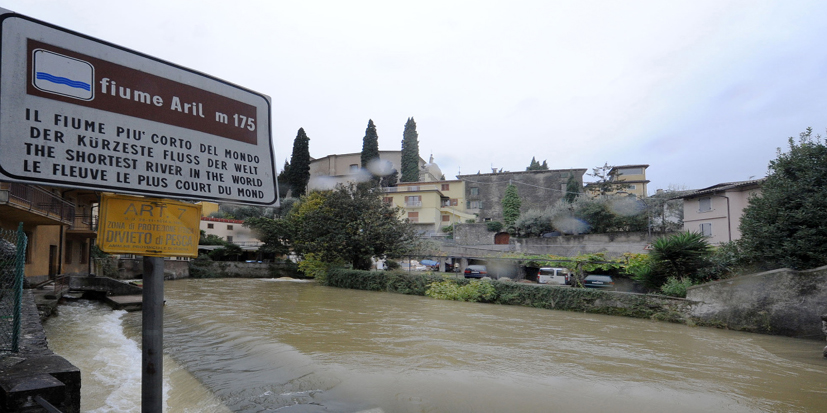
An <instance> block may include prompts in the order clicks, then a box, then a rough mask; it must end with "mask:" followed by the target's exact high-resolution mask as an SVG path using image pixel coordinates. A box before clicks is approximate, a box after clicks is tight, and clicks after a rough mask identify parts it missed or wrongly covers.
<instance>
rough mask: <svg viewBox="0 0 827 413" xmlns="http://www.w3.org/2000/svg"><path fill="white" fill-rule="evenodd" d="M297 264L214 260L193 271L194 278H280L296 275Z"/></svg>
mask: <svg viewBox="0 0 827 413" xmlns="http://www.w3.org/2000/svg"><path fill="white" fill-rule="evenodd" d="M295 276H296V267H295V265H289V264H286V263H282V262H278V263H266V264H265V263H255V262H234V261H213V262H210V263H209V264H208V265H206V266H199V267H198V270H197V271H192V277H193V278H217V277H222V278H279V277H295Z"/></svg>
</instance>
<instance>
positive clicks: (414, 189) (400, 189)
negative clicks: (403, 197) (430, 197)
mask: <svg viewBox="0 0 827 413" xmlns="http://www.w3.org/2000/svg"><path fill="white" fill-rule="evenodd" d="M382 191H383V192H387V193H395V192H425V191H441V188H439V187H438V186H436V185H410V186H397V187H389V188H382Z"/></svg>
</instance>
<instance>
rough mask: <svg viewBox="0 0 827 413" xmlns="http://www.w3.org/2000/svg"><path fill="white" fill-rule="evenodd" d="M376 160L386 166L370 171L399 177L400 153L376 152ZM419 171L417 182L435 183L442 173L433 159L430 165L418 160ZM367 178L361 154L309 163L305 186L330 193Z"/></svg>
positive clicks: (311, 189) (326, 158)
mask: <svg viewBox="0 0 827 413" xmlns="http://www.w3.org/2000/svg"><path fill="white" fill-rule="evenodd" d="M379 159H380V160H381V161H387V162H388V163H386V164H378V165H377V166H376V168H375V169H374V171H373V172H374V174H376V175H381V174H383V173H388V174H389V173H391V172H392V171H393V170H394V169H395V170H396V171H399V173H400V175H401V171H402V167H401V166H400V165H402V151H379ZM419 171H420V172H419V180H420V181H438V180H439V179H441V178H442V172H441V171H439V167H438V166H436V164H434V159H433V157H431V161H430V162H429V163H426V162H425V160H423V159H422V158H419ZM369 178H370V174H369V173H367V172H366V171H363V170H362V154H361V153H360V152H357V153H346V154H342V155H328V156H325V157H324V158H319V159H313V160H311V161H310V182H308V184H307V189H308V191H313V190H326V189H333V188H335V187H336V185H338V184H343V183H346V182H358V181H362V180H367V179H369Z"/></svg>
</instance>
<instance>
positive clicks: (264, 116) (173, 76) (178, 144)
mask: <svg viewBox="0 0 827 413" xmlns="http://www.w3.org/2000/svg"><path fill="white" fill-rule="evenodd" d="M0 148H2V151H0V180H2V181H8V182H19V183H24V184H34V185H47V186H57V187H66V188H72V189H85V190H92V191H97V192H112V193H125V194H133V195H140V196H147V197H153V198H136V197H123V196H109V195H103V196H102V205H101V208H100V214H101V216H100V223H101V227H100V229H99V231H98V244H99V246H100V248H101V249H102V250H103V251H105V252H109V253H116V254H117V253H129V254H137V255H143V256H144V286H143V307H142V308H143V331H142V334H143V338H142V343H143V358H142V372H143V373H142V390H143V394H142V399H141V401H142V407H141V408H142V411H143V412H160V411H161V410H162V407H163V392H162V383H163V359H162V357H163V303H164V290H163V281H164V274H163V270H164V259H163V257H167V256H190V257H194V256H197V247H198V239H199V235H200V232H199V225H198V224H199V221H200V207H198V208H195V206H194V205H191V204H186V203H180V202H176V201H171V200H167V199H155V198H174V199H182V200H193V201H215V202H229V203H236V204H247V205H261V206H269V205H278V203H279V199H278V189H277V183H276V159H275V154H274V151H273V145H272V142H271V136H270V98H269V97H267V96H265V95H262V94H259V93H256V92H253V91H250V90H247V89H245V88H242V87H240V86H236V85H234V84H231V83H228V82H225V81H223V80H220V79H216V78H214V77H211V76H208V75H205V74H202V73H200V72H197V71H194V70H190V69H187V68H184V67H181V66H178V65H175V64H173V63H169V62H165V61H162V60H160V59H157V58H154V57H151V56H148V55H144V54H142V53H138V52H135V51H132V50H129V49H126V48H123V47H120V46H117V45H114V44H111V43H108V42H105V41H102V40H98V39H94V38H91V37H89V36H86V35H83V34H80V33H76V32H72V31H69V30H66V29H63V28H60V27H57V26H54V25H51V24H48V23H44V22H41V21H37V20H35V19H32V18H29V17H26V16H22V15H19V14H15V13H12V12H10V11H8V10H4V9H0Z"/></svg>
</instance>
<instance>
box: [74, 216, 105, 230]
mask: <svg viewBox="0 0 827 413" xmlns="http://www.w3.org/2000/svg"><path fill="white" fill-rule="evenodd" d="M97 230H98V217H97V215H75V219H73V220H72V223H71V224H70V225H69V228H68V229H67V231H69V232H90V233H93V232H96V231H97Z"/></svg>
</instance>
